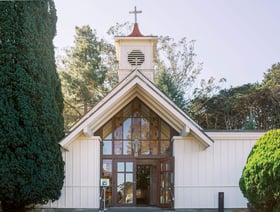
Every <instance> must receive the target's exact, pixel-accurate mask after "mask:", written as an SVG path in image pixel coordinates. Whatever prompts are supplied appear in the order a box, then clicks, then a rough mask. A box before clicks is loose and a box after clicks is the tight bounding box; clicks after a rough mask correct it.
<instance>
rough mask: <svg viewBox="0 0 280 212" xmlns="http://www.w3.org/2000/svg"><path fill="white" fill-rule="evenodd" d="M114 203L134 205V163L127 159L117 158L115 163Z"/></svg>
mask: <svg viewBox="0 0 280 212" xmlns="http://www.w3.org/2000/svg"><path fill="white" fill-rule="evenodd" d="M115 169H116V175H115V183H116V186H114V187H115V191H114V193H115V195H114V196H115V203H116V205H122V206H126V205H127V206H129V205H130V206H132V205H135V174H134V170H135V163H134V161H128V160H117V161H116V163H115Z"/></svg>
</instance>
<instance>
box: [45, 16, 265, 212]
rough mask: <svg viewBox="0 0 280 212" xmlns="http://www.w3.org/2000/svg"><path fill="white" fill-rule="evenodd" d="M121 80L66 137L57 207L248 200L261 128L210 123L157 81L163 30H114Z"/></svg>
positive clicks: (235, 204) (214, 204) (228, 204)
mask: <svg viewBox="0 0 280 212" xmlns="http://www.w3.org/2000/svg"><path fill="white" fill-rule="evenodd" d="M115 45H116V52H117V59H118V62H119V72H118V74H119V84H118V85H117V86H116V87H115V88H114V89H113V90H112V91H111V92H110V93H109V94H108V95H107V96H105V97H104V98H103V99H102V100H101V101H100V102H99V103H98V104H97V105H96V106H95V107H94V108H92V109H91V110H90V111H89V112H88V113H87V114H86V115H85V116H84V117H83V118H82V119H81V120H80V121H79V122H78V123H76V125H75V126H74V127H73V128H72V129H71V131H70V133H69V134H68V135H67V136H66V137H65V138H64V139H63V140H62V141H61V142H60V145H61V146H62V147H63V152H62V154H63V158H64V161H65V180H64V186H63V189H62V195H61V197H60V199H59V200H58V201H56V202H54V203H49V204H48V205H46V207H51V208H95V209H98V208H102V207H103V205H104V201H103V198H104V192H103V191H104V189H103V188H104V187H103V186H106V187H105V203H106V207H125V206H128V207H136V206H142V207H143V206H144V207H145V206H147V207H150V206H155V207H162V208H172V209H175V210H176V209H193V208H218V196H219V194H221V193H222V194H223V197H224V207H225V208H246V207H247V200H246V199H245V198H244V197H243V195H242V193H241V191H240V189H239V178H240V176H241V173H242V170H243V167H244V165H245V164H246V159H247V157H248V154H249V152H250V150H251V148H252V147H253V145H254V144H255V142H256V141H257V140H258V139H259V137H260V136H261V135H262V134H263V133H261V132H217V131H216V132H210V131H205V130H203V129H202V128H201V127H200V126H198V125H197V124H196V123H195V122H194V121H193V120H192V119H191V118H190V117H189V116H188V115H187V114H185V113H184V112H183V111H182V110H181V109H180V108H179V107H177V106H176V105H175V104H174V103H173V102H172V101H171V100H170V99H168V98H167V97H166V96H165V95H164V94H163V93H162V92H161V91H160V90H159V89H158V88H157V87H156V86H155V85H154V69H153V64H154V59H155V54H156V45H157V37H155V36H143V35H142V34H141V33H140V31H139V28H138V24H137V22H135V24H134V29H133V32H132V33H131V34H130V35H128V36H121V37H115Z"/></svg>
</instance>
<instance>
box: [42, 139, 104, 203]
mask: <svg viewBox="0 0 280 212" xmlns="http://www.w3.org/2000/svg"><path fill="white" fill-rule="evenodd" d="M66 149H67V150H68V151H64V152H63V159H64V161H65V180H64V185H63V188H62V191H61V197H60V198H59V200H58V201H55V202H53V203H49V204H47V205H44V206H43V207H45V208H46V207H47V208H48V207H49V208H99V178H100V168H99V167H100V138H99V137H91V138H89V137H85V136H80V137H79V138H78V139H77V140H75V141H74V142H72V143H71V144H70V145H68V146H67V147H66Z"/></svg>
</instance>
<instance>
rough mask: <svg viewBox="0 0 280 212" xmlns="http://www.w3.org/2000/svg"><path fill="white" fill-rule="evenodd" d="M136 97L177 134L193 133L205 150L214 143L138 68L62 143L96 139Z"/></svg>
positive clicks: (65, 144)
mask: <svg viewBox="0 0 280 212" xmlns="http://www.w3.org/2000/svg"><path fill="white" fill-rule="evenodd" d="M136 97H138V98H139V99H140V100H141V101H143V102H144V103H145V104H146V105H147V106H148V107H149V108H150V109H152V110H153V111H154V112H155V113H157V114H158V115H159V116H160V117H161V118H162V119H163V120H164V121H166V122H167V123H168V124H169V125H170V126H171V127H173V128H174V129H175V130H176V131H178V132H181V136H187V135H188V134H192V135H193V136H195V137H196V138H197V139H198V140H199V141H200V142H201V143H202V144H203V145H204V146H205V147H209V146H210V145H211V144H212V143H213V141H212V139H211V138H210V137H209V136H208V135H207V134H206V133H205V132H204V130H203V129H202V128H201V127H200V126H198V125H197V124H196V123H195V122H194V121H193V120H192V119H191V118H190V117H188V116H187V115H186V114H185V113H184V112H183V111H182V110H181V109H180V108H179V107H177V106H176V105H175V104H174V103H173V102H172V101H171V100H170V99H169V98H167V97H166V96H165V95H164V94H163V93H162V92H161V91H160V90H159V89H158V88H156V86H155V85H154V84H153V83H152V82H151V81H149V80H148V79H147V78H146V77H145V76H144V75H143V74H142V73H141V71H139V70H137V69H136V70H134V71H132V72H131V73H130V74H129V75H128V76H127V77H126V78H125V79H124V80H123V81H121V82H120V83H119V84H118V85H117V86H116V87H115V88H114V89H113V90H112V91H111V92H110V93H109V94H108V95H107V96H105V97H104V98H103V99H102V100H101V101H100V102H99V103H98V104H97V105H96V106H95V107H93V108H92V109H91V110H90V111H89V112H88V113H87V114H86V115H85V116H84V117H83V118H82V119H81V120H80V121H79V122H77V123H76V124H75V125H74V127H72V129H71V131H70V133H69V134H68V135H67V136H66V137H65V138H64V139H63V140H62V141H61V142H60V144H61V146H63V147H66V146H67V145H68V144H70V143H71V142H72V141H74V140H75V138H76V137H77V136H79V135H80V134H81V133H85V134H87V135H89V136H92V135H93V132H95V131H96V130H98V129H99V128H100V127H101V126H103V125H104V124H105V123H106V122H107V121H109V120H110V119H111V118H112V117H113V116H114V115H115V114H116V113H117V112H119V110H121V109H122V108H123V107H125V106H126V105H127V104H128V103H129V102H131V101H132V100H133V99H134V98H136Z"/></svg>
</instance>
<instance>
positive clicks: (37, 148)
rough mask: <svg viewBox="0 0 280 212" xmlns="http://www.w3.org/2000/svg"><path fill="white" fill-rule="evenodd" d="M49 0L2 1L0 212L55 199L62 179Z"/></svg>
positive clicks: (53, 23)
mask: <svg viewBox="0 0 280 212" xmlns="http://www.w3.org/2000/svg"><path fill="white" fill-rule="evenodd" d="M56 19H57V18H56V10H55V6H54V2H53V1H52V0H38V1H4V2H0V40H1V42H0V201H1V202H2V207H3V210H4V211H23V210H24V207H25V206H26V205H30V204H38V203H46V202H47V201H49V200H56V199H58V198H59V196H60V190H61V188H62V185H63V179H64V163H63V160H62V156H61V152H60V148H59V145H58V141H59V139H61V138H62V136H63V118H62V115H61V112H62V109H63V99H62V95H61V88H60V81H59V78H58V76H57V73H56V67H55V59H54V47H53V38H54V36H55V33H56Z"/></svg>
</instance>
